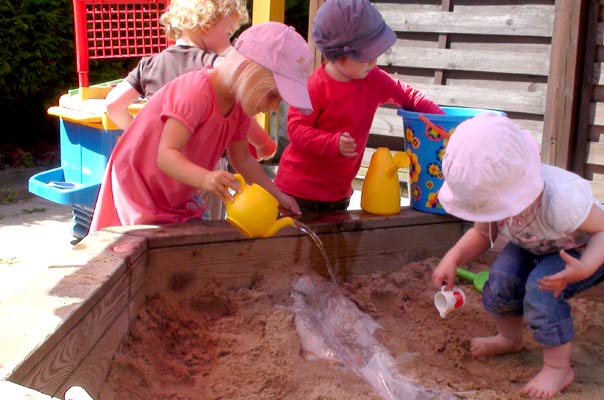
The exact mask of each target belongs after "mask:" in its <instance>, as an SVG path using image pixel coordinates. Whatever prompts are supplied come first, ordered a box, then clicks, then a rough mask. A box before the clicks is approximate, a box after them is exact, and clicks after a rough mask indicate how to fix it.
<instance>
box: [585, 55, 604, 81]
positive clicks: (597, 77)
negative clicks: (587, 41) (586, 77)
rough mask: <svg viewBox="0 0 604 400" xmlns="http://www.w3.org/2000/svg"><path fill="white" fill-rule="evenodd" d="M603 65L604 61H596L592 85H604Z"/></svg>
mask: <svg viewBox="0 0 604 400" xmlns="http://www.w3.org/2000/svg"><path fill="white" fill-rule="evenodd" d="M586 50H587V49H586ZM594 50H595V49H594ZM602 65H604V63H602V62H596V63H594V65H593V74H592V79H591V83H592V85H600V86H602V85H604V74H603V73H602V71H603V68H602Z"/></svg>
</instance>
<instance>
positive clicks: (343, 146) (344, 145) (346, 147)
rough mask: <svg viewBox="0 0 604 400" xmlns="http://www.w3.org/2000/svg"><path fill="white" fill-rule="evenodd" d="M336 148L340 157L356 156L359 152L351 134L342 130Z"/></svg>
mask: <svg viewBox="0 0 604 400" xmlns="http://www.w3.org/2000/svg"><path fill="white" fill-rule="evenodd" d="M338 149H339V150H340V154H341V155H342V157H348V158H351V157H356V156H357V155H358V154H359V153H358V152H357V151H356V150H357V144H356V143H355V142H354V139H353V138H352V136H350V133H348V132H342V133H341V134H340V140H339V142H338Z"/></svg>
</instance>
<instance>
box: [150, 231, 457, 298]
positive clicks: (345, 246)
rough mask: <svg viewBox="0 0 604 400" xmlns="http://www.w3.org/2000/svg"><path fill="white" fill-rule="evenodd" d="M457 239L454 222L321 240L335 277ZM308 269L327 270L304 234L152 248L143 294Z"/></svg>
mask: <svg viewBox="0 0 604 400" xmlns="http://www.w3.org/2000/svg"><path fill="white" fill-rule="evenodd" d="M460 235H461V221H457V222H452V223H447V224H439V225H416V226H397V227H391V228H377V229H363V230H358V231H348V232H343V233H339V232H335V233H325V234H320V238H321V241H322V242H323V245H324V247H325V250H326V252H327V255H328V258H329V261H330V263H331V264H332V265H333V266H334V269H336V270H337V274H338V275H348V274H357V273H366V272H369V271H371V272H375V271H376V266H379V267H377V269H379V270H381V271H384V272H391V271H395V270H397V269H399V268H400V266H401V265H404V264H406V263H408V262H411V261H416V260H420V259H424V258H426V257H431V256H442V255H444V253H445V252H446V251H447V250H448V249H449V248H450V246H451V245H452V244H454V243H455V242H456V241H457V239H458V238H459V237H460ZM402 243H404V246H403V245H401V244H402ZM309 267H310V268H313V269H315V270H319V272H322V273H323V272H325V271H326V269H325V264H324V262H323V258H322V255H321V253H320V252H319V250H318V249H317V247H316V246H315V245H314V243H313V242H312V241H311V240H310V238H309V237H307V236H305V235H302V236H297V237H287V238H286V237H271V238H269V239H260V240H251V241H248V242H246V243H242V242H224V243H220V244H214V243H209V244H203V245H191V246H186V247H169V248H163V249H153V250H151V251H150V254H149V269H148V272H149V273H148V275H147V276H148V278H149V279H148V280H147V286H146V289H145V290H146V293H147V294H148V295H152V294H154V293H157V292H161V291H166V290H173V291H174V290H176V291H178V292H179V293H183V295H186V293H187V292H188V291H191V290H195V287H199V284H202V283H203V282H204V281H215V282H220V283H221V285H223V287H228V288H237V287H250V286H251V285H252V284H253V282H254V281H255V280H257V279H260V278H261V277H263V276H266V275H270V279H271V280H273V279H275V280H279V279H284V278H286V277H288V276H290V274H291V273H292V272H294V273H295V272H299V273H306V272H307V271H308V268H309ZM325 275H326V274H325Z"/></svg>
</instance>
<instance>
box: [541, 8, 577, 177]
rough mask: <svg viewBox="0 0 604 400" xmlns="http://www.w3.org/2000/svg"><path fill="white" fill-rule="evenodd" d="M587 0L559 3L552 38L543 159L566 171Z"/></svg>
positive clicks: (568, 164)
mask: <svg viewBox="0 0 604 400" xmlns="http://www.w3.org/2000/svg"><path fill="white" fill-rule="evenodd" d="M587 3H588V0H578V1H575V2H568V1H556V19H555V27H554V35H553V37H552V55H551V61H550V74H549V82H553V83H554V84H550V85H548V91H547V96H546V108H545V110H546V111H545V115H546V118H545V119H544V131H543V141H542V143H541V157H542V159H543V161H544V162H546V163H548V164H552V165H556V166H558V167H561V168H564V169H570V168H571V162H572V150H573V147H574V146H573V143H571V142H572V138H571V132H572V131H573V128H574V123H575V120H574V110H575V109H576V107H577V106H578V104H579V96H578V93H577V90H576V88H577V87H578V85H579V84H580V80H579V78H580V76H581V73H580V71H579V66H580V65H581V57H582V54H583V51H584V44H583V43H581V41H580V38H581V29H582V27H583V24H582V23H581V21H582V20H584V18H583V17H584V16H586V13H587V8H588V4H587Z"/></svg>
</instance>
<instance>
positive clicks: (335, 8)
mask: <svg viewBox="0 0 604 400" xmlns="http://www.w3.org/2000/svg"><path fill="white" fill-rule="evenodd" d="M312 39H313V40H314V42H315V45H316V46H317V48H318V49H319V50H320V51H321V53H323V55H324V56H325V57H326V58H327V59H328V60H330V61H336V60H337V59H338V58H340V57H341V56H348V57H350V58H352V59H353V60H355V61H359V62H367V61H371V60H375V59H377V58H378V57H379V56H380V55H381V54H383V53H384V52H385V51H386V50H388V49H389V48H390V47H392V45H393V44H394V42H395V41H396V34H395V33H394V32H393V31H392V29H390V27H389V26H388V25H386V22H385V21H384V18H382V15H381V14H380V12H379V11H378V10H377V9H376V8H375V7H374V6H373V5H372V4H371V3H370V2H369V1H368V0H327V1H325V3H323V5H322V6H321V7H319V10H318V11H317V15H316V16H315V19H314V22H313V31H312Z"/></svg>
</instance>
